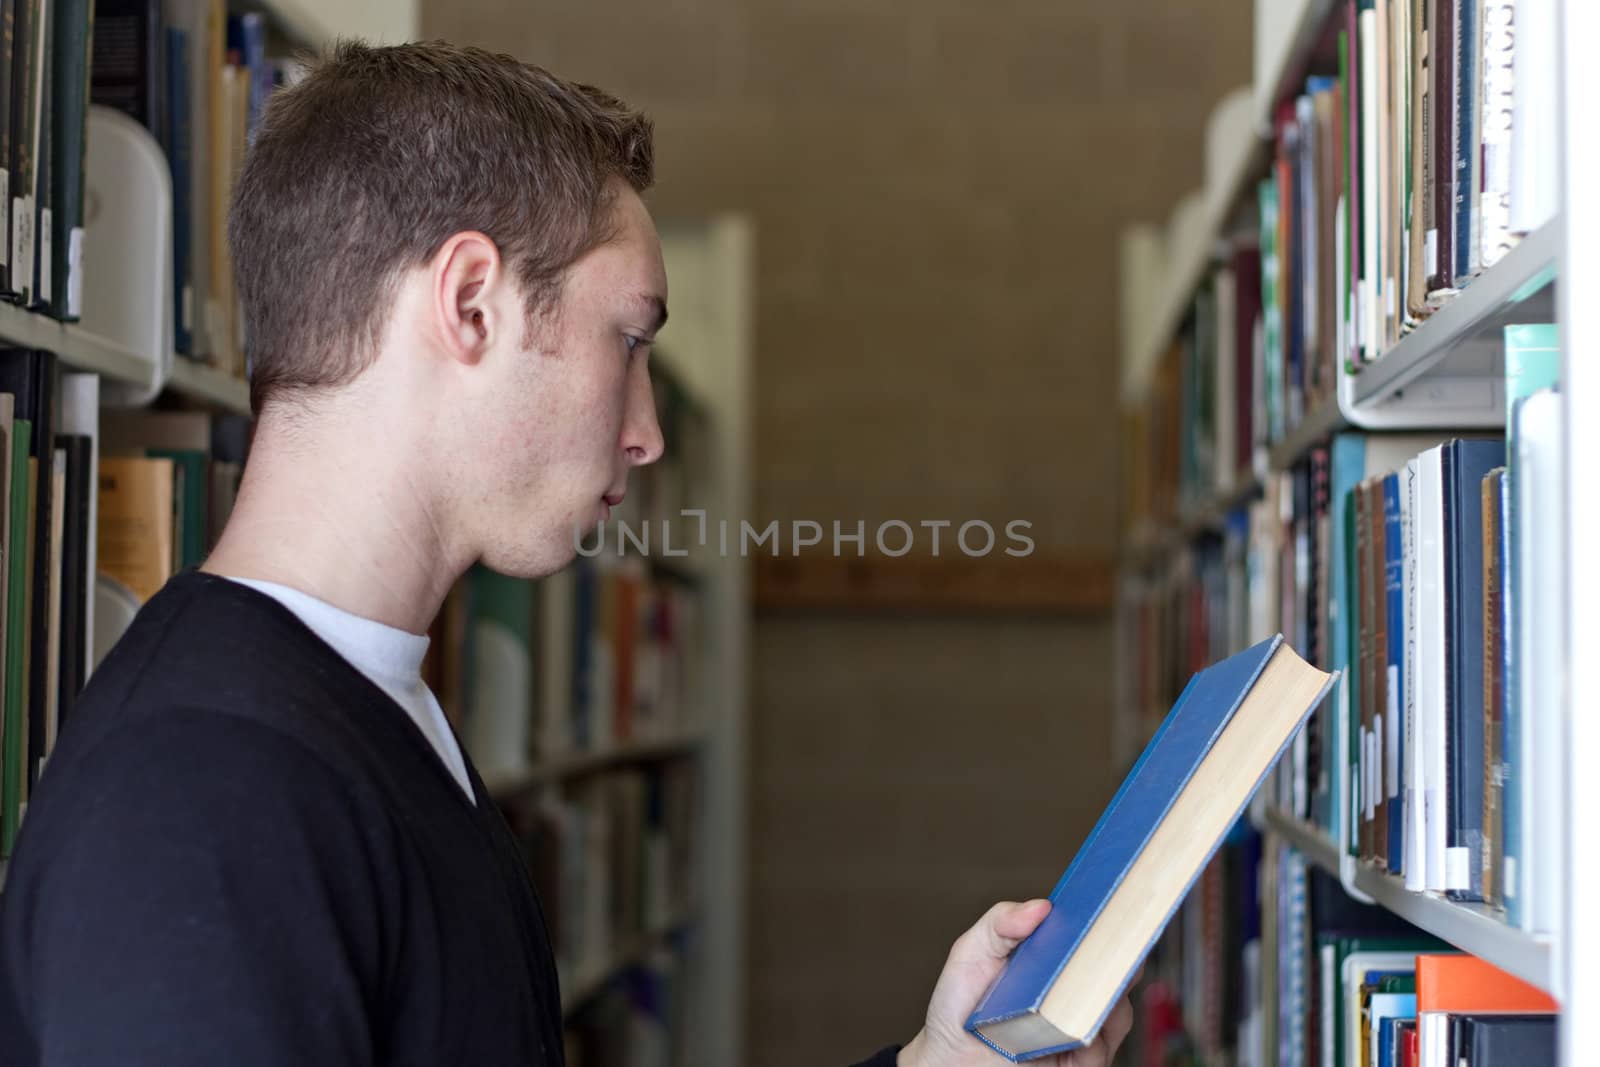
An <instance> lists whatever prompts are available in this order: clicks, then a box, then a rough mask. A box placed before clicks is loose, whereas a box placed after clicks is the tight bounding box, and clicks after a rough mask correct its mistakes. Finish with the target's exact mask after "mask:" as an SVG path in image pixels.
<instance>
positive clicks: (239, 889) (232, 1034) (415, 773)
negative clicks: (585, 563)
mask: <svg viewBox="0 0 1600 1067" xmlns="http://www.w3.org/2000/svg"><path fill="white" fill-rule="evenodd" d="M469 773H470V774H471V779H472V783H473V787H474V790H475V791H476V794H477V799H478V803H477V805H476V806H474V805H471V804H469V803H467V799H466V797H465V796H463V795H462V793H461V789H460V786H459V785H458V784H457V783H456V781H455V780H454V779H453V778H451V777H450V775H449V772H448V771H447V770H446V769H445V768H444V765H443V764H442V763H441V762H440V760H439V759H438V757H437V755H436V754H435V753H434V751H433V749H432V748H431V747H430V746H429V744H428V742H427V740H426V738H424V737H423V736H422V734H421V733H420V732H419V731H418V730H417V728H416V726H415V725H414V724H413V723H412V721H411V720H410V718H409V717H408V716H407V715H406V714H405V712H404V711H403V710H402V709H401V708H399V707H398V706H396V705H395V704H394V703H393V701H391V700H390V699H389V698H388V697H387V696H385V695H384V694H383V693H382V692H381V691H380V690H378V689H377V688H376V687H375V686H374V685H372V684H371V683H370V682H369V681H368V680H367V679H366V678H365V677H364V676H363V675H361V674H360V672H358V671H356V670H355V669H354V668H353V667H351V666H350V665H349V664H348V663H347V662H346V661H345V660H344V659H343V658H341V657H340V656H339V655H338V654H337V653H335V652H334V651H333V650H332V649H331V648H329V647H328V646H327V645H326V644H325V643H323V642H322V641H321V640H320V639H318V638H317V637H316V636H315V635H314V634H312V633H311V632H310V631H309V630H308V629H306V628H305V626H303V625H302V624H301V623H300V621H299V620H298V619H297V618H295V616H294V615H293V614H292V613H291V612H289V611H288V610H287V609H285V608H283V607H282V606H281V605H279V604H278V603H277V602H276V601H274V600H273V599H272V598H270V597H267V596H264V595H262V594H260V593H258V592H256V591H255V590H252V589H249V588H247V587H245V586H242V585H240V584H238V583H235V582H230V581H227V580H226V579H221V578H216V577H213V576H210V575H205V574H200V573H188V574H184V575H180V576H179V577H177V578H175V579H173V580H172V581H171V582H170V583H169V584H168V585H167V587H166V588H165V589H163V590H162V591H161V592H160V593H159V594H158V595H157V596H155V597H154V598H152V600H151V601H150V603H149V604H147V605H146V606H145V608H144V609H143V610H142V611H141V612H140V613H139V616H138V618H137V619H136V620H135V621H134V623H133V625H132V627H131V628H130V629H129V631H128V633H127V635H126V636H125V637H124V639H123V640H122V641H121V642H120V643H119V644H118V645H117V647H116V648H115V649H114V650H113V651H112V652H111V654H110V655H109V656H108V657H107V658H106V661H105V662H104V663H103V664H102V665H101V666H100V668H99V669H98V670H97V671H96V672H95V674H94V676H93V679H92V680H91V682H90V684H89V686H88V688H87V689H86V690H85V692H84V694H83V696H82V697H81V699H80V700H79V701H78V702H77V703H76V704H75V705H74V708H73V714H72V717H71V719H70V720H69V721H68V722H67V723H66V724H64V726H63V728H62V731H61V736H60V739H59V743H58V745H57V747H56V750H55V752H54V754H53V755H52V756H51V758H50V762H49V764H48V766H47V767H46V769H45V771H44V773H43V775H42V776H41V778H40V781H39V784H38V787H37V789H36V790H35V793H34V795H33V797H32V798H31V801H30V804H29V807H28V812H27V818H26V819H25V821H24V823H23V830H22V833H21V835H20V838H19V841H18V845H17V849H16V852H15V855H14V856H13V858H12V863H11V869H10V872H9V874H8V877H7V882H6V887H5V893H4V896H3V897H0V1060H3V1061H4V1062H5V1063H7V1064H12V1065H17V1067H33V1065H38V1067H102V1065H104V1067H110V1065H113V1064H115V1065H118V1067H158V1065H160V1067H191V1065H192V1067H199V1065H201V1064H216V1063H229V1064H234V1065H238V1067H286V1065H290V1064H293V1065H297V1067H299V1065H305V1067H320V1065H327V1067H334V1065H338V1067H361V1065H373V1067H378V1065H384V1067H402V1065H416V1067H424V1065H427V1067H438V1065H442V1064H473V1065H474V1067H501V1065H503V1067H545V1065H555V1064H560V1063H561V1062H562V1035H561V1028H562V1024H561V1007H560V995H559V991H558V988H557V980H556V970H555V963H554V957H553V954H552V952H551V948H550V943H549V938H548V935H547V931H546V926H545V921H544V917H543V914H542V913H541V911H540V908H539V902H538V900H537V898H536V895H535V894H534V892H533V889H532V886H531V884H530V881H529V878H528V874H527V868H526V866H525V863H524V860H523V858H522V854H521V851H520V849H519V847H518V845H517V842H516V841H515V839H514V838H513V837H512V835H511V833H510V832H509V830H508V829H507V827H506V825H505V822H504V820H503V819H502V818H501V817H500V814H499V812H498V810H497V809H496V807H495V805H494V803H493V802H492V801H491V799H490V798H489V796H488V794H487V793H486V791H485V790H484V787H483V783H482V781H481V780H480V779H479V778H478V775H477V773H476V771H471V770H470V765H469ZM894 1056H895V1050H894V1049H886V1050H884V1052H882V1053H880V1054H879V1055H878V1056H877V1057H874V1058H873V1059H872V1060H870V1061H868V1063H869V1064H870V1065H871V1067H892V1064H893V1062H894ZM864 1067H865V1065H864Z"/></svg>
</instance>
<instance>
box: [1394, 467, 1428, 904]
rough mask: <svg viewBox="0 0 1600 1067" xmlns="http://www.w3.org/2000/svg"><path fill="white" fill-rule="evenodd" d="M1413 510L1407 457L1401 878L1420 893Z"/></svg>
mask: <svg viewBox="0 0 1600 1067" xmlns="http://www.w3.org/2000/svg"><path fill="white" fill-rule="evenodd" d="M1416 510H1417V461H1416V460H1411V461H1410V462H1408V463H1407V464H1406V465H1405V469H1403V470H1402V471H1401V472H1400V543H1401V544H1402V545H1403V546H1404V548H1403V550H1402V552H1401V558H1402V561H1403V562H1402V568H1403V570H1402V575H1403V577H1402V581H1403V583H1404V586H1405V591H1404V593H1403V594H1402V595H1403V596H1404V597H1405V625H1406V635H1405V658H1404V663H1405V670H1404V672H1403V679H1402V687H1403V688H1404V690H1405V693H1404V696H1403V699H1404V701H1405V709H1406V711H1405V746H1404V751H1403V758H1404V762H1405V768H1404V771H1403V774H1402V779H1403V785H1402V795H1403V797H1404V804H1405V829H1406V838H1405V857H1404V859H1405V879H1406V888H1407V889H1409V890H1411V891H1412V892H1414V893H1415V892H1421V891H1422V890H1423V889H1425V888H1426V887H1427V886H1426V878H1425V875H1426V866H1425V860H1424V852H1423V841H1424V834H1425V832H1426V830H1425V827H1424V825H1423V821H1422V811H1423V808H1422V801H1421V797H1420V795H1419V792H1418V789H1419V787H1420V785H1421V783H1422V781H1423V778H1422V734H1421V733H1420V732H1419V731H1418V729H1417V669H1416V667H1417V653H1418V646H1417V642H1418V640H1419V639H1420V636H1421V634H1420V628H1419V627H1418V626H1417V610H1418V605H1419V604H1420V600H1419V598H1418V585H1417V577H1418V569H1417V528H1416V520H1415V513H1416Z"/></svg>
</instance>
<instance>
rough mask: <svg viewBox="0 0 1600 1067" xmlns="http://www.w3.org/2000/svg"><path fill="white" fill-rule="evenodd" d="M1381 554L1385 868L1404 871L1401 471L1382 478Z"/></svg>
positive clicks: (1404, 735) (1404, 738) (1403, 643)
mask: <svg viewBox="0 0 1600 1067" xmlns="http://www.w3.org/2000/svg"><path fill="white" fill-rule="evenodd" d="M1383 526H1384V538H1383V541H1384V559H1383V591H1384V598H1385V601H1386V608H1385V611H1386V614H1387V616H1388V619H1387V622H1386V626H1387V628H1388V638H1389V641H1388V644H1389V647H1388V649H1387V650H1386V660H1387V669H1388V684H1387V685H1386V686H1385V687H1384V692H1386V693H1387V694H1388V698H1389V699H1388V705H1389V706H1388V707H1386V708H1384V709H1383V722H1384V729H1385V731H1386V732H1387V734H1388V736H1387V737H1385V738H1384V749H1383V751H1384V769H1383V770H1384V785H1383V793H1384V796H1385V797H1387V798H1388V801H1389V805H1388V814H1389V871H1390V873H1391V874H1396V875H1403V874H1404V873H1405V843H1406V808H1405V795H1404V793H1405V791H1404V790H1403V789H1402V788H1401V781H1402V779H1403V777H1404V775H1405V765H1406V762H1405V759H1406V753H1405V743H1406V731H1405V722H1404V720H1403V718H1402V716H1403V715H1404V712H1405V703H1406V702H1405V695H1404V694H1405V659H1406V624H1405V611H1406V589H1405V546H1404V545H1403V544H1402V543H1401V542H1402V537H1401V531H1400V476H1399V475H1398V474H1390V475H1388V476H1386V477H1385V478H1384V479H1383Z"/></svg>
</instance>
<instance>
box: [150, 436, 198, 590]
mask: <svg viewBox="0 0 1600 1067" xmlns="http://www.w3.org/2000/svg"><path fill="white" fill-rule="evenodd" d="M145 455H147V456H149V457H150V458H151V459H170V460H172V466H173V475H174V490H175V491H174V492H173V497H174V500H173V523H172V529H173V532H174V534H176V536H177V549H178V558H177V559H176V560H174V561H173V564H174V565H173V571H174V572H177V571H181V570H184V569H185V568H188V567H198V566H199V565H200V564H201V563H203V562H205V558H206V540H207V536H208V534H207V529H208V524H207V516H208V509H207V504H208V500H209V497H210V492H209V489H210V483H211V471H210V467H211V457H210V456H209V455H208V454H206V453H205V452H196V451H190V450H186V449H177V448H147V449H145Z"/></svg>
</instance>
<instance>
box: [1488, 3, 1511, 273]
mask: <svg viewBox="0 0 1600 1067" xmlns="http://www.w3.org/2000/svg"><path fill="white" fill-rule="evenodd" d="M1516 10H1517V5H1516V2H1515V0H1489V2H1488V3H1487V4H1486V5H1485V7H1484V9H1483V120H1482V130H1483V192H1482V205H1483V206H1482V210H1481V212H1480V214H1479V227H1480V230H1481V239H1480V243H1479V248H1480V251H1479V257H1480V259H1481V260H1482V264H1483V267H1484V268H1485V269H1488V268H1489V267H1492V266H1494V265H1495V264H1496V263H1498V262H1499V261H1500V259H1501V258H1502V257H1503V256H1504V255H1505V254H1506V253H1507V252H1508V251H1510V250H1511V246H1512V245H1513V244H1514V243H1515V239H1514V238H1513V236H1512V231H1511V143H1512V127H1513V125H1514V123H1515V122H1516V91H1515V90H1516V47H1517V35H1516Z"/></svg>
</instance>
